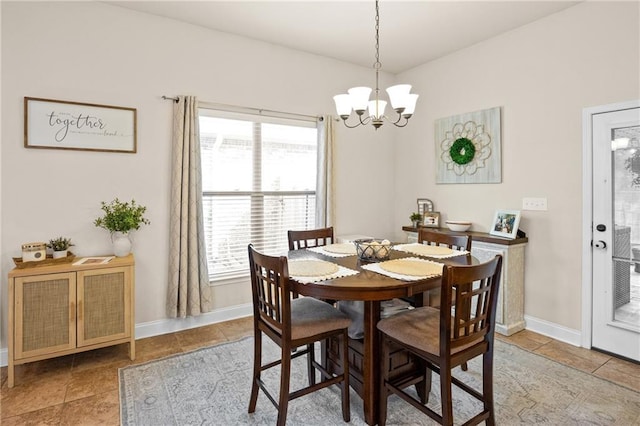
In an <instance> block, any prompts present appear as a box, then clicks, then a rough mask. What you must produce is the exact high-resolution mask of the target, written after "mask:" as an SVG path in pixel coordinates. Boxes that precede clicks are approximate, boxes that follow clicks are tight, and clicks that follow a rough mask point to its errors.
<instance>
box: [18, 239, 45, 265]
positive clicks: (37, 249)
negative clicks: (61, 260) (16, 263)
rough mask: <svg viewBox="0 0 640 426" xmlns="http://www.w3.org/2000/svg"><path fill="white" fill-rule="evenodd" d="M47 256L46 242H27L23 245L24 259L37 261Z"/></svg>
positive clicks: (24, 260)
mask: <svg viewBox="0 0 640 426" xmlns="http://www.w3.org/2000/svg"><path fill="white" fill-rule="evenodd" d="M46 258H47V244H46V243H25V244H23V245H22V261H23V262H37V261H41V260H45V259H46Z"/></svg>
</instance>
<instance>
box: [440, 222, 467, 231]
mask: <svg viewBox="0 0 640 426" xmlns="http://www.w3.org/2000/svg"><path fill="white" fill-rule="evenodd" d="M445 223H446V224H447V228H449V229H450V230H452V231H455V232H464V231H466V230H468V229H469V228H471V222H467V221H464V220H447V221H445Z"/></svg>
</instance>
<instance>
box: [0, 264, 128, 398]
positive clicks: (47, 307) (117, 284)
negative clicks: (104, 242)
mask: <svg viewBox="0 0 640 426" xmlns="http://www.w3.org/2000/svg"><path fill="white" fill-rule="evenodd" d="M134 295H135V284H134V259H133V255H128V256H126V257H122V258H117V257H116V258H114V259H112V260H111V261H110V262H109V263H106V264H86V265H77V266H76V265H73V264H70V263H67V264H55V265H43V266H34V267H30V268H21V269H18V268H15V269H13V270H12V271H11V272H9V317H8V337H9V338H8V350H9V363H8V367H9V368H8V386H9V387H13V385H14V367H15V366H16V365H19V364H25V363H28V362H33V361H39V360H42V359H47V358H53V357H58V356H62V355H69V354H73V353H77V352H83V351H87V350H92V349H97V348H101V347H105V346H111V345H117V344H121V343H129V357H130V358H131V359H132V360H133V359H134V358H135V334H134V326H135V319H134V307H135V301H134Z"/></svg>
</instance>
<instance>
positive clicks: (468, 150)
mask: <svg viewBox="0 0 640 426" xmlns="http://www.w3.org/2000/svg"><path fill="white" fill-rule="evenodd" d="M449 155H451V159H452V160H453V162H454V163H456V164H460V165H464V164H467V163H469V162H471V160H473V157H474V156H475V155H476V147H475V145H474V144H473V142H471V141H470V140H469V139H467V138H459V139H456V140H455V142H453V145H451V148H450V149H449Z"/></svg>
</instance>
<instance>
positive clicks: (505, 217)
mask: <svg viewBox="0 0 640 426" xmlns="http://www.w3.org/2000/svg"><path fill="white" fill-rule="evenodd" d="M519 225H520V210H496V213H495V214H494V215H493V222H491V226H490V229H491V230H490V231H489V234H491V235H497V236H499V237H505V238H510V239H512V240H513V239H515V238H516V236H517V235H518V226H519Z"/></svg>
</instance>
